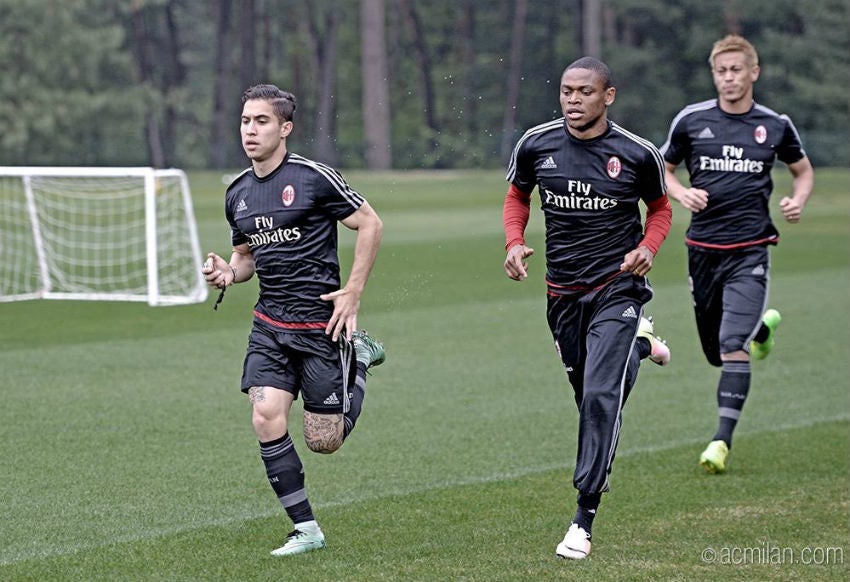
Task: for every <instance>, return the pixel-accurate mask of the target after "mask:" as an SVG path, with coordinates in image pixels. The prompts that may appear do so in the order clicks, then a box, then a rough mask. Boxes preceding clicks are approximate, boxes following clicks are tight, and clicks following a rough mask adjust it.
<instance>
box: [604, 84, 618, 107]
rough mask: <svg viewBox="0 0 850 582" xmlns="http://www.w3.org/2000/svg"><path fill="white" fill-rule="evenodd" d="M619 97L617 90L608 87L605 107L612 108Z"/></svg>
mask: <svg viewBox="0 0 850 582" xmlns="http://www.w3.org/2000/svg"><path fill="white" fill-rule="evenodd" d="M616 97H617V88H616V87H608V88H607V89H605V107H611V105H613V104H614V99H616Z"/></svg>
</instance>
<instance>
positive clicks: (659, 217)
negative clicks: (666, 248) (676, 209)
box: [638, 194, 673, 255]
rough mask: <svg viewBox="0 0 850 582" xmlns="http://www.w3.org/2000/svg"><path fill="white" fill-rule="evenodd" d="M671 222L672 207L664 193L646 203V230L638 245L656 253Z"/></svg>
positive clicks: (668, 230)
mask: <svg viewBox="0 0 850 582" xmlns="http://www.w3.org/2000/svg"><path fill="white" fill-rule="evenodd" d="M672 222H673V207H672V206H670V200H669V199H668V198H667V195H666V194H665V195H664V196H662V197H661V198H658V199H657V200H653V201H652V202H649V203H647V205H646V232H645V233H644V235H643V240H642V241H640V243H639V244H638V246H645V247H646V248H648V249H649V250H650V251H652V254H653V255H656V254H658V249H660V248H661V244H662V243H663V242H664V239H665V238H667V233H669V232H670V224H671V223H672Z"/></svg>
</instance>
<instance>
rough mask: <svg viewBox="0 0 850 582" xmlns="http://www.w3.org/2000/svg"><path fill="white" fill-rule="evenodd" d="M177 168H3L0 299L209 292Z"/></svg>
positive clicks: (166, 299)
mask: <svg viewBox="0 0 850 582" xmlns="http://www.w3.org/2000/svg"><path fill="white" fill-rule="evenodd" d="M201 266H202V264H201V250H200V245H199V243H198V233H197V226H196V223H195V216H194V212H193V210H192V197H191V193H190V191H189V183H188V180H187V179H186V174H185V173H184V172H183V171H182V170H155V169H153V168H74V167H67V168H49V167H29V168H26V167H0V302H6V301H20V300H25V299H78V300H95V301H147V302H148V303H149V304H150V305H178V304H186V303H198V302H202V301H204V300H205V299H206V298H207V285H206V283H205V282H204V280H203V276H202V275H201Z"/></svg>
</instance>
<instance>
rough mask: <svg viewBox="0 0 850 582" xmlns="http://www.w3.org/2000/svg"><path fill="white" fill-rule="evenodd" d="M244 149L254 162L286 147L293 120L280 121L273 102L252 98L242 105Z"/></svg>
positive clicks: (269, 156) (240, 129) (241, 127)
mask: <svg viewBox="0 0 850 582" xmlns="http://www.w3.org/2000/svg"><path fill="white" fill-rule="evenodd" d="M239 131H240V133H241V135H242V149H244V150H245V154H246V155H247V156H248V157H249V158H250V159H251V161H253V162H263V161H265V160H268V159H269V158H271V157H273V156H274V155H275V154H276V153H278V152H279V151H280V149H281V148H284V149H285V148H286V136H287V135H289V132H290V131H292V122H291V121H285V122H283V123H280V121H279V120H278V118H277V116H276V115H275V114H274V108H273V106H272V104H271V103H269V102H268V101H265V100H263V99H250V100H248V101H246V102H245V104H244V105H243V106H242V122H241V124H240V126H239Z"/></svg>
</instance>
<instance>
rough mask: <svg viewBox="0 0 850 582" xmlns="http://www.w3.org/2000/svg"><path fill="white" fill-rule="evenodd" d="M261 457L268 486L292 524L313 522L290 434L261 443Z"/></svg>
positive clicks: (301, 472)
mask: <svg viewBox="0 0 850 582" xmlns="http://www.w3.org/2000/svg"><path fill="white" fill-rule="evenodd" d="M260 456H261V457H262V459H263V463H264V464H265V466H266V475H268V478H269V483H270V484H271V486H272V489H274V492H275V495H277V498H278V500H279V501H280V504H281V505H282V506H283V508H284V509H285V510H286V514H287V515H288V516H289V519H291V520H292V523H302V522H305V521H310V520H313V519H315V517H314V516H313V509H312V508H311V507H310V502H309V501H308V500H307V492H306V490H305V489H304V467H303V466H302V465H301V459H300V458H299V457H298V453H297V452H296V451H295V446H294V445H293V444H292V439H291V438H289V433H286V434H285V435H283V436H282V437H281V438H279V439H276V440H273V441H270V442H267V443H262V442H261V443H260Z"/></svg>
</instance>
